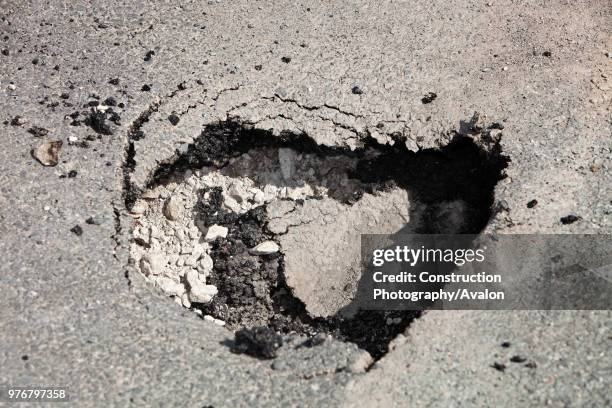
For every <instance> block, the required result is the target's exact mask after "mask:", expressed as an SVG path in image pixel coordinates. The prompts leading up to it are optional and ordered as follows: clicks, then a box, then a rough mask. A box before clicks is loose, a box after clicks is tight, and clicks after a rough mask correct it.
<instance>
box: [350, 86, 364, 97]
mask: <svg viewBox="0 0 612 408" xmlns="http://www.w3.org/2000/svg"><path fill="white" fill-rule="evenodd" d="M351 92H352V93H353V94H355V95H361V94H363V89H361V88H360V87H359V85H355V86H354V87H352V88H351Z"/></svg>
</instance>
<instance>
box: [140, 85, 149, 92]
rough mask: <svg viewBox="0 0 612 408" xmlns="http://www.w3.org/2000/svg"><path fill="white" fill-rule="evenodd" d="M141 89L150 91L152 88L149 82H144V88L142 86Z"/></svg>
mask: <svg viewBox="0 0 612 408" xmlns="http://www.w3.org/2000/svg"><path fill="white" fill-rule="evenodd" d="M140 90H141V91H143V92H149V91H150V90H151V85H149V84H144V85H143V86H142V88H140Z"/></svg>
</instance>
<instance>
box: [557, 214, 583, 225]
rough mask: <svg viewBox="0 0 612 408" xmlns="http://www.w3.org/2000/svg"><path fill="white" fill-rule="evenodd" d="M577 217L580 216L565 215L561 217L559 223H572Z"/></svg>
mask: <svg viewBox="0 0 612 408" xmlns="http://www.w3.org/2000/svg"><path fill="white" fill-rule="evenodd" d="M579 219H580V217H579V216H577V215H574V214H570V215H566V216H565V217H561V224H563V225H568V224H573V223H575V222H576V221H578V220H579Z"/></svg>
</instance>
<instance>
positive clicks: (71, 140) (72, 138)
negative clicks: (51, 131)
mask: <svg viewBox="0 0 612 408" xmlns="http://www.w3.org/2000/svg"><path fill="white" fill-rule="evenodd" d="M77 140H79V139H78V138H77V137H76V136H68V141H69V142H71V143H74V142H76V141H77Z"/></svg>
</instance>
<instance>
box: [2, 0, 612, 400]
mask: <svg viewBox="0 0 612 408" xmlns="http://www.w3.org/2000/svg"><path fill="white" fill-rule="evenodd" d="M0 17H1V21H0V27H1V29H0V50H2V53H1V55H0V121H1V122H4V124H0V129H1V130H2V135H3V138H2V140H3V142H4V143H3V148H2V149H0V163H2V164H1V167H2V172H1V173H0V233H1V236H0V254H1V255H2V258H1V262H0V291H1V292H0V293H2V296H1V298H0V310H2V312H0V328H1V329H0V367H2V369H1V370H0V384H6V385H23V386H50V385H55V386H66V387H68V388H69V393H70V396H71V402H70V405H74V406H100V405H104V406H131V405H133V406H179V405H180V406H206V405H212V406H215V407H224V406H228V407H229V406H292V405H296V406H321V405H325V406H339V405H343V404H347V405H349V406H371V405H373V404H375V403H377V404H379V405H381V406H393V405H395V406H406V405H409V406H440V405H442V406H461V405H464V406H466V405H467V406H491V405H493V404H495V405H499V406H517V405H520V406H521V405H522V406H524V405H531V406H541V405H545V404H548V405H551V406H609V405H610V404H611V402H610V396H609V390H610V388H611V385H612V381H611V372H610V370H611V367H612V358H611V357H610V353H609V349H610V342H611V332H610V329H611V325H612V323H611V322H612V321H611V319H610V317H611V316H610V312H609V311H602V312H577V311H576V312H503V313H502V312H475V311H474V312H468V311H466V312H430V313H427V314H425V316H424V317H422V318H421V319H419V320H418V321H417V322H416V323H414V324H413V325H412V326H411V327H409V328H408V330H407V332H406V335H405V336H404V337H402V338H400V339H398V340H397V342H396V346H395V348H394V349H393V350H392V351H391V352H390V353H389V354H387V355H386V356H385V357H384V358H383V359H382V360H381V361H379V362H378V363H377V364H376V365H375V366H374V368H373V369H372V370H370V371H369V372H367V373H351V372H350V370H349V369H348V367H350V366H351V364H352V363H353V362H354V360H355V359H357V358H358V357H359V352H358V350H356V348H355V347H354V346H353V345H350V344H343V343H340V342H335V341H333V342H328V343H325V344H324V345H323V346H320V347H318V348H317V349H316V351H317V352H316V353H314V356H313V355H312V354H308V353H311V351H310V350H306V349H305V350H302V351H291V350H289V349H288V348H285V349H283V350H282V351H281V357H279V358H280V359H281V360H282V362H283V363H282V364H280V363H279V364H276V365H272V363H271V362H269V361H263V360H257V359H253V358H251V357H248V356H243V355H236V354H233V353H230V352H229V349H228V347H227V340H228V339H231V338H232V334H231V333H230V332H228V331H227V330H225V329H223V328H221V327H218V326H216V325H214V324H210V323H207V322H203V321H202V320H201V319H199V318H198V317H197V316H195V314H193V313H189V312H187V311H183V310H182V309H181V308H180V307H179V306H178V305H176V304H175V303H174V302H173V301H171V300H169V299H166V298H165V297H163V296H162V295H160V294H158V293H157V292H156V291H154V290H152V289H151V288H149V287H147V286H146V285H144V284H143V282H142V280H141V279H140V278H139V276H138V275H137V274H135V273H134V271H133V270H132V268H131V266H130V265H128V255H129V239H130V235H131V233H130V228H131V225H132V224H131V223H132V218H130V217H129V216H128V211H127V209H126V207H125V201H124V189H125V186H126V185H130V186H131V187H132V188H134V189H138V188H144V187H145V186H146V184H147V182H148V181H149V180H150V178H151V175H152V173H153V172H154V171H155V170H156V169H157V168H158V167H159V166H160V164H163V163H171V162H172V161H173V160H174V158H176V157H177V156H178V154H180V152H181V151H184V150H185V149H186V147H187V145H188V143H190V142H191V141H193V140H194V138H196V137H197V136H198V135H199V134H200V132H201V129H202V127H203V126H204V125H206V124H210V123H214V122H216V121H218V120H228V119H233V120H241V121H243V122H247V123H249V124H251V125H252V126H254V127H255V128H261V129H269V130H272V131H273V132H274V133H275V134H280V133H281V132H282V131H293V132H296V131H303V132H306V133H307V134H309V135H310V136H311V137H312V138H313V139H314V140H316V141H317V142H318V143H320V144H325V145H329V146H342V147H348V148H354V147H355V146H358V145H359V143H360V141H361V140H363V139H364V138H365V137H367V136H371V137H373V138H375V139H376V140H378V141H379V142H380V143H387V142H389V141H391V140H393V137H395V136H397V135H401V136H403V137H405V138H406V144H407V146H408V148H410V149H411V150H418V149H422V148H428V147H436V146H443V145H445V144H447V143H448V142H449V137H450V136H449V135H451V134H452V132H453V130H458V129H460V128H461V124H462V123H464V122H465V121H467V120H469V119H470V118H471V117H472V114H473V113H474V112H475V111H478V112H480V113H481V114H483V115H486V117H487V118H488V120H490V121H498V122H501V123H503V124H504V130H503V139H502V142H501V146H502V148H503V153H504V154H505V155H506V156H508V157H509V159H510V164H509V167H508V168H507V170H506V174H507V177H506V178H505V179H504V180H502V181H501V182H500V183H499V184H498V186H497V188H496V200H497V202H498V203H503V205H502V208H503V210H502V211H501V212H499V213H498V214H497V215H496V216H495V218H494V219H493V220H492V221H491V223H490V224H489V226H488V227H487V231H491V232H498V233H579V232H580V233H596V234H608V233H610V231H611V230H612V217H611V216H610V212H611V211H612V175H611V173H610V166H611V165H612V143H611V141H612V130H611V122H610V117H611V115H610V83H611V80H610V77H611V76H612V58H610V53H611V52H612V36H611V30H610V27H612V9H611V6H610V3H609V2H608V1H606V0H593V1H575V2H570V3H561V2H555V1H537V2H528V3H527V2H526V3H516V2H513V1H509V0H508V1H506V0H496V1H492V2H484V1H468V0H461V1H458V2H453V4H450V3H449V2H445V1H429V2H416V1H406V2H399V1H398V2H392V1H390V2H367V1H360V2H351V3H347V2H334V3H325V4H319V3H318V2H301V3H299V4H298V3H294V2H280V1H279V2H277V1H274V2H248V1H233V2H224V1H208V2H193V1H191V2H179V3H163V4H161V3H157V4H156V3H148V2H130V3H129V4H124V3H123V2H114V1H104V2H95V3H91V2H83V1H72V2H59V1H51V2H43V1H30V2H27V3H24V2H12V1H3V2H1V3H0ZM115 79H117V80H115ZM145 85H146V86H145ZM355 86H358V87H359V88H360V90H361V91H362V92H357V93H355V92H353V88H354V87H355ZM430 92H434V93H435V94H436V95H437V98H436V99H435V100H434V101H433V102H432V103H428V104H423V102H422V100H421V99H422V98H423V97H424V96H425V95H427V94H428V93H430ZM111 96H112V97H113V98H115V99H116V101H117V103H122V104H123V105H122V106H123V108H116V110H117V111H118V112H119V114H120V120H117V121H116V122H117V123H113V124H112V128H111V130H110V132H107V133H112V134H103V135H101V136H100V137H99V138H98V134H97V133H95V132H94V131H93V130H92V128H91V127H89V126H87V124H86V123H85V122H83V123H81V124H80V126H74V125H72V123H73V122H74V121H79V120H80V119H79V118H77V119H74V118H71V117H70V116H69V115H70V114H72V113H73V112H75V111H83V109H84V108H83V105H84V104H87V103H88V102H89V101H92V100H98V99H96V98H99V100H100V101H103V100H104V99H106V98H107V97H111ZM172 114H174V115H176V116H177V117H178V118H179V119H180V120H179V121H178V123H176V124H173V123H172V122H171V121H170V120H168V117H169V116H170V115H172ZM17 116H20V117H21V120H17V121H14V119H15V117H17ZM67 116H68V117H67ZM145 118H146V119H147V121H143V119H145ZM35 127H40V128H43V129H45V130H46V131H47V134H46V135H45V136H43V137H42V138H41V137H37V136H36V135H35V134H38V135H39V136H40V135H41V131H40V130H36V129H33V128H35ZM32 129H33V130H32ZM30 130H32V132H30ZM136 131H142V132H143V133H142V134H143V135H144V137H143V138H138V139H139V140H135V139H137V138H135V137H134V135H135V132H136ZM42 133H44V132H42ZM88 136H93V137H90V139H91V140H88ZM45 138H46V139H49V140H61V141H63V146H62V148H61V150H60V160H59V163H58V165H57V166H55V167H45V166H42V165H41V164H40V163H39V162H38V161H36V160H35V159H34V158H33V157H32V155H31V150H32V149H33V148H36V147H37V146H39V145H40V143H41V142H42V141H43V140H44V139H45ZM74 138H76V139H74ZM84 141H85V142H87V143H86V144H87V146H85V144H84V143H83V142H84ZM131 143H132V144H133V149H130V146H131ZM127 158H129V159H130V161H129V162H128V161H127ZM132 160H133V161H132ZM71 171H72V172H71ZM75 171H76V173H75ZM126 180H127V183H126ZM534 199H536V200H537V202H538V204H537V205H536V206H535V207H532V208H529V207H528V206H527V203H528V202H529V201H531V200H534ZM570 214H573V215H576V216H577V217H579V219H578V221H576V222H574V223H571V224H568V225H566V224H563V223H562V222H561V221H560V219H561V218H562V217H566V216H568V215H570ZM89 217H99V218H100V221H101V222H99V223H98V222H96V223H95V224H89V223H87V222H86V220H87V219H88V218H89ZM96 224H97V225H96ZM76 225H78V226H80V227H81V229H82V234H77V233H75V232H74V231H71V230H73V229H74V227H75V226H76ZM504 341H508V342H510V343H511V346H510V347H508V348H503V347H501V346H500V345H501V343H502V342H504ZM313 350H314V349H313ZM515 354H516V355H521V356H525V357H526V358H527V359H528V361H531V362H534V363H535V364H534V367H533V368H529V367H524V366H520V365H517V364H513V363H511V362H507V361H508V359H509V358H510V357H512V356H513V355H515ZM495 362H504V364H506V365H507V368H506V370H505V371H503V372H502V371H499V370H496V369H494V368H492V367H491V365H492V364H494V363H495Z"/></svg>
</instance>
